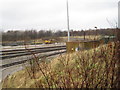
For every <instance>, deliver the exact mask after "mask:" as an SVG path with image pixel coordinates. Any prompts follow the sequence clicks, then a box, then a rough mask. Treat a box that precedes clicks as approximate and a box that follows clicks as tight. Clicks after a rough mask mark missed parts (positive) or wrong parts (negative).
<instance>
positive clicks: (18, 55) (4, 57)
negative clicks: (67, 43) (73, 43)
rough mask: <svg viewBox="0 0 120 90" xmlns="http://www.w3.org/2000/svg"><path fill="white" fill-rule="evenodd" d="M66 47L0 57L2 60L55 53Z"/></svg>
mask: <svg viewBox="0 0 120 90" xmlns="http://www.w3.org/2000/svg"><path fill="white" fill-rule="evenodd" d="M64 49H66V47H62V48H53V49H51V48H50V49H48V50H37V51H30V52H24V53H22V54H13V55H10V54H9V55H7V56H2V57H0V58H2V60H4V59H8V58H14V57H20V56H25V55H31V54H38V53H44V52H51V51H57V50H64Z"/></svg>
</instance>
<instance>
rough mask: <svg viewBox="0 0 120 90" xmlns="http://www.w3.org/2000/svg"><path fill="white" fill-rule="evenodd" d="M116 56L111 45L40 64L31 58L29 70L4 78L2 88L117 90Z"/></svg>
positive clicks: (35, 58)
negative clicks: (114, 89)
mask: <svg viewBox="0 0 120 90" xmlns="http://www.w3.org/2000/svg"><path fill="white" fill-rule="evenodd" d="M115 53H116V52H115V43H110V44H106V45H102V46H100V47H98V48H95V49H91V50H85V51H79V52H75V53H71V54H66V55H60V56H59V57H57V58H55V59H54V60H51V61H46V62H41V63H39V58H38V57H36V56H34V61H32V62H31V63H30V65H31V67H26V69H25V70H22V71H19V72H17V73H15V74H14V75H12V76H9V77H7V78H6V79H5V80H4V82H3V88H116V79H117V76H116V75H117V73H116V72H117V70H118V68H117V67H118V66H117V59H116V58H115Z"/></svg>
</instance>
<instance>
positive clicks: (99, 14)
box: [0, 0, 119, 30]
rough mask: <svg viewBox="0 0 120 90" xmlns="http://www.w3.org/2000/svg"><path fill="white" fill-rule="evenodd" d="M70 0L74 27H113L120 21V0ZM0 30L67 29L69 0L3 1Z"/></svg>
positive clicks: (70, 14) (70, 11)
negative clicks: (67, 2)
mask: <svg viewBox="0 0 120 90" xmlns="http://www.w3.org/2000/svg"><path fill="white" fill-rule="evenodd" d="M68 1H69V16H70V29H74V30H76V29H77V30H81V29H90V28H91V29H92V28H94V27H95V26H97V27H98V28H111V27H113V26H115V22H116V21H118V1H119V0H68ZM108 22H109V23H108ZM112 25H113V26H112ZM0 29H1V30H10V29H14V30H25V29H37V30H41V29H54V30H59V29H62V30H66V29H67V18H66V0H0Z"/></svg>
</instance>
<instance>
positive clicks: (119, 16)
mask: <svg viewBox="0 0 120 90" xmlns="http://www.w3.org/2000/svg"><path fill="white" fill-rule="evenodd" d="M118 28H119V29H120V1H119V2H118Z"/></svg>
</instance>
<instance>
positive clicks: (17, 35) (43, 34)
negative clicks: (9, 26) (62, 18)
mask: <svg viewBox="0 0 120 90" xmlns="http://www.w3.org/2000/svg"><path fill="white" fill-rule="evenodd" d="M114 34H115V29H97V30H90V29H89V30H70V35H71V36H83V35H114ZM65 36H67V31H61V30H58V31H56V32H53V31H52V30H48V31H46V30H39V31H37V30H26V31H22V30H14V31H13V30H9V31H7V32H2V41H17V40H26V39H30V40H32V39H39V38H50V37H53V38H56V37H65Z"/></svg>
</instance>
